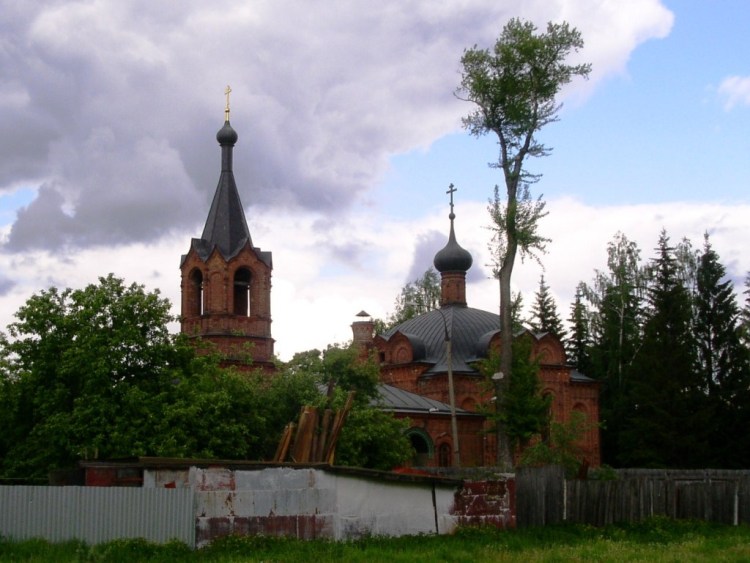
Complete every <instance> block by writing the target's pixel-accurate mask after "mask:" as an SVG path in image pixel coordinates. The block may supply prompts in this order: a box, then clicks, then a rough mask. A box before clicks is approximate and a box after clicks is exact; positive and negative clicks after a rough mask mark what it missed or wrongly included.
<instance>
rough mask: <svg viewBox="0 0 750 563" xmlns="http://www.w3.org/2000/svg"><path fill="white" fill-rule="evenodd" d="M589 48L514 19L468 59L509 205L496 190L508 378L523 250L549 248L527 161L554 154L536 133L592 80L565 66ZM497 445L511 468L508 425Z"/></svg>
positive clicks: (558, 29)
mask: <svg viewBox="0 0 750 563" xmlns="http://www.w3.org/2000/svg"><path fill="white" fill-rule="evenodd" d="M582 47H583V39H582V38H581V34H580V32H578V30H576V29H575V28H571V27H570V26H569V25H568V24H567V23H561V24H554V23H549V24H547V29H546V31H545V32H541V33H537V28H536V26H534V24H533V23H531V22H524V21H521V20H519V19H515V18H514V19H511V20H510V21H509V22H508V23H507V24H506V25H505V27H504V28H503V30H502V32H501V34H500V37H499V38H498V39H497V41H496V42H495V45H494V47H493V49H492V50H489V49H480V48H478V47H476V46H475V47H474V48H472V49H468V50H466V51H464V54H463V57H462V58H461V64H462V76H461V84H460V86H459V87H458V89H457V90H456V95H457V96H458V97H459V98H461V99H463V100H468V101H470V102H472V103H474V104H475V105H476V109H475V110H474V111H473V112H472V113H471V114H469V115H468V116H467V117H466V118H464V120H463V123H464V126H465V127H466V129H468V130H469V132H470V133H471V134H473V135H477V136H480V135H485V134H487V133H494V134H495V135H496V136H497V138H498V142H499V145H500V154H499V157H498V161H497V163H496V164H494V166H497V167H498V168H500V169H501V170H502V172H503V177H504V180H505V188H506V196H507V200H506V203H505V205H504V206H502V205H500V198H499V190H498V189H497V187H496V189H495V200H494V204H493V203H492V202H491V204H490V213H491V216H492V220H493V229H495V232H496V234H497V242H498V258H497V262H498V263H497V268H496V274H497V277H498V280H499V285H500V319H501V326H500V328H501V331H502V332H501V339H502V344H501V346H502V351H503V353H502V358H501V371H502V372H503V373H506V374H508V375H509V374H510V373H511V369H512V351H511V350H512V340H513V334H512V332H513V331H512V326H513V321H512V317H511V284H510V282H511V274H512V272H513V265H514V263H515V259H516V255H517V253H518V252H519V249H520V252H521V253H524V252H533V251H534V250H535V249H536V250H539V249H543V248H544V243H545V242H546V240H545V239H544V237H542V236H541V235H539V233H538V231H537V222H538V219H539V218H540V217H541V216H543V214H544V211H543V205H540V204H541V201H540V200H536V202H535V201H534V200H532V199H531V198H530V196H529V191H528V184H529V182H533V181H534V180H535V179H537V178H536V177H535V176H534V175H533V174H531V173H529V171H528V170H527V169H526V167H525V166H524V164H525V160H526V158H527V157H540V156H544V155H547V154H549V149H548V148H547V147H546V146H545V145H544V144H543V143H541V142H540V141H539V139H538V138H537V134H538V133H539V131H540V130H541V129H542V128H543V127H544V126H545V125H547V124H549V123H552V122H553V121H555V120H556V119H557V113H558V110H559V107H560V106H559V105H558V103H557V102H556V99H555V98H556V96H557V94H558V93H559V91H560V89H561V88H562V87H563V86H564V85H565V84H568V83H569V82H570V81H571V80H572V79H573V78H574V77H576V76H583V77H587V76H588V74H589V72H590V70H591V66H590V65H588V64H581V65H571V64H568V63H567V62H566V60H567V58H568V56H569V55H570V54H571V53H574V52H577V51H578V50H579V49H581V48H582ZM519 196H520V199H519ZM519 201H520V202H521V205H520V206H519ZM509 380H510V378H509V377H506V378H504V379H502V380H499V381H498V384H497V389H496V392H497V393H498V395H499V396H501V395H502V394H503V392H504V391H505V388H506V387H507V382H508V381H509ZM503 382H506V383H503ZM498 441H499V444H498V459H497V461H498V465H500V466H503V467H510V466H511V464H512V459H511V452H510V447H509V444H508V441H507V437H506V436H505V431H504V428H503V427H502V425H501V424H500V425H499V427H498Z"/></svg>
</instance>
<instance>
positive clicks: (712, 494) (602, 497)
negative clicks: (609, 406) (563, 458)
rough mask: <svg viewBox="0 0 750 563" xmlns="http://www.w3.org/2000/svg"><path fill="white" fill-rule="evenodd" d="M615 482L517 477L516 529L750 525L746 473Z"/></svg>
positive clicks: (639, 472)
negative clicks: (657, 522)
mask: <svg viewBox="0 0 750 563" xmlns="http://www.w3.org/2000/svg"><path fill="white" fill-rule="evenodd" d="M616 473H617V479H615V480H609V481H598V480H565V479H564V476H563V473H562V469H561V468H559V467H556V468H550V467H541V468H523V469H521V470H519V471H518V473H517V474H516V491H517V492H516V495H517V497H516V507H517V523H518V526H519V527H523V526H540V525H545V524H551V523H555V522H560V521H563V520H565V521H569V522H576V523H582V524H591V525H594V526H604V525H607V524H612V523H615V522H637V521H639V520H643V519H644V518H648V517H651V516H666V517H669V518H680V519H695V520H705V521H708V522H719V523H724V524H733V525H738V524H740V523H750V471H746V470H742V471H729V470H718V469H706V470H652V469H623V470H618V471H617V472H616Z"/></svg>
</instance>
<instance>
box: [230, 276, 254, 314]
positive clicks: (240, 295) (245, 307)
mask: <svg viewBox="0 0 750 563" xmlns="http://www.w3.org/2000/svg"><path fill="white" fill-rule="evenodd" d="M251 279H252V273H251V272H250V270H249V269H247V268H238V269H237V271H236V272H235V273H234V314H235V315H240V316H244V317H249V316H250V313H251V292H250V287H251V284H250V280H251Z"/></svg>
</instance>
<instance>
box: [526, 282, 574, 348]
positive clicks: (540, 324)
mask: <svg viewBox="0 0 750 563" xmlns="http://www.w3.org/2000/svg"><path fill="white" fill-rule="evenodd" d="M531 315H532V317H531V319H529V324H530V325H531V328H532V330H534V332H550V333H552V334H554V335H555V336H557V337H558V338H560V339H562V338H564V337H565V334H566V331H565V328H563V323H562V321H561V320H560V315H559V314H558V313H557V304H556V303H555V299H554V297H552V294H551V293H550V290H549V286H548V285H547V283H546V282H545V281H544V274H542V275H541V276H540V278H539V289H538V290H537V292H536V293H535V294H534V304H533V305H532V306H531Z"/></svg>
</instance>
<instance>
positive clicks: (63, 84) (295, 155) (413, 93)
mask: <svg viewBox="0 0 750 563" xmlns="http://www.w3.org/2000/svg"><path fill="white" fill-rule="evenodd" d="M0 9H2V10H3V14H4V22H3V26H4V29H3V34H2V37H1V38H0V65H1V67H2V71H3V73H2V74H3V80H2V83H1V85H0V119H1V120H2V123H3V129H4V132H3V135H2V136H1V137H0V192H2V191H5V190H8V189H10V188H11V187H13V186H17V185H19V184H21V185H24V184H26V185H44V188H43V189H41V190H40V191H39V196H38V199H37V200H36V201H34V202H32V203H31V204H30V205H29V206H28V208H26V209H24V210H22V211H21V212H19V213H18V219H17V221H16V222H15V224H14V225H13V227H12V230H11V233H10V236H9V239H8V242H7V245H6V249H8V250H13V251H20V250H23V249H28V248H43V249H54V248H60V247H88V246H95V245H100V244H118V243H128V242H134V241H148V240H152V239H155V238H157V237H159V236H161V235H163V234H164V233H167V232H170V231H173V230H175V229H185V228H188V227H192V228H196V227H195V225H197V224H199V223H200V221H201V220H202V216H203V213H204V211H205V207H206V205H207V202H208V201H210V198H211V195H212V193H213V189H214V187H215V185H216V180H217V178H218V172H219V170H218V166H219V152H218V151H219V149H218V146H217V145H216V141H215V139H214V135H215V132H216V130H218V129H219V127H220V126H221V121H222V118H223V113H222V110H223V101H224V100H223V96H222V90H223V88H224V85H225V84H226V83H227V82H229V83H231V84H232V88H233V90H234V93H233V95H232V110H233V111H232V124H233V126H235V128H236V129H237V131H238V133H239V135H240V141H239V143H238V145H237V147H236V148H235V174H236V176H237V179H238V185H239V187H240V191H241V194H242V197H243V200H244V201H245V203H246V205H256V204H257V205H261V206H286V207H301V208H306V209H312V210H317V211H323V212H327V213H329V214H333V215H336V214H340V213H344V212H346V210H347V207H348V206H349V205H350V204H351V203H352V202H353V201H355V200H356V199H357V198H358V197H359V195H360V194H361V193H362V192H363V191H365V190H367V189H369V188H370V187H372V185H373V183H374V182H376V181H377V179H378V178H379V176H380V174H381V173H382V172H383V171H384V169H385V167H386V166H387V161H388V158H389V156H390V155H391V154H395V153H399V152H402V151H405V150H409V149H411V148H412V147H414V146H418V145H424V144H426V143H429V142H430V141H431V140H432V139H433V138H435V137H436V136H439V135H442V134H444V133H445V132H448V131H450V130H451V129H454V128H455V127H456V126H457V124H458V119H457V118H458V115H459V113H460V111H461V109H463V108H460V109H459V108H458V107H457V105H456V101H455V99H453V97H452V94H451V92H452V89H453V87H454V83H455V80H456V68H457V58H458V56H459V55H460V52H461V50H462V49H463V47H465V46H466V45H467V44H468V43H467V40H468V38H469V37H470V38H471V40H472V41H473V40H476V39H477V38H478V37H481V35H482V33H485V32H486V33H487V34H488V35H490V29H492V30H493V31H494V30H496V29H497V27H498V25H496V24H494V23H492V22H498V21H501V18H500V16H501V15H502V11H501V10H499V9H497V8H493V7H482V6H481V5H480V6H479V7H475V8H472V9H470V10H458V9H448V8H442V9H432V8H430V9H429V10H427V8H426V7H424V8H423V7H421V6H418V5H408V4H405V5H402V4H401V3H398V4H393V7H392V9H390V10H384V9H383V8H382V7H376V6H373V7H369V8H365V7H364V6H363V5H360V6H357V7H355V6H352V5H350V4H349V3H345V2H343V3H336V2H331V3H327V4H326V5H325V6H319V7H318V8H316V10H315V12H314V13H313V11H312V10H311V9H310V8H309V6H308V5H307V4H305V3H295V2H284V3H273V4H266V3H258V4H256V3H245V4H243V5H237V4H236V3H232V2H224V3H222V2H218V3H212V4H211V5H210V6H209V7H206V5H205V4H204V3H198V2H196V3H184V4H181V7H180V9H179V10H177V9H172V8H170V7H169V6H165V5H162V3H159V4H158V5H156V4H154V3H144V2H138V1H131V2H121V3H120V2H118V3H108V2H96V3H57V2H51V3H42V2H34V3H23V4H21V3H13V2H0ZM457 15H460V18H461V19H462V20H467V21H465V22H464V24H462V26H461V27H463V26H465V27H463V31H461V29H460V28H457V26H456V25H455V24H456V19H455V18H456V17H457ZM8 133H10V134H8ZM196 234H198V233H196Z"/></svg>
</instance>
